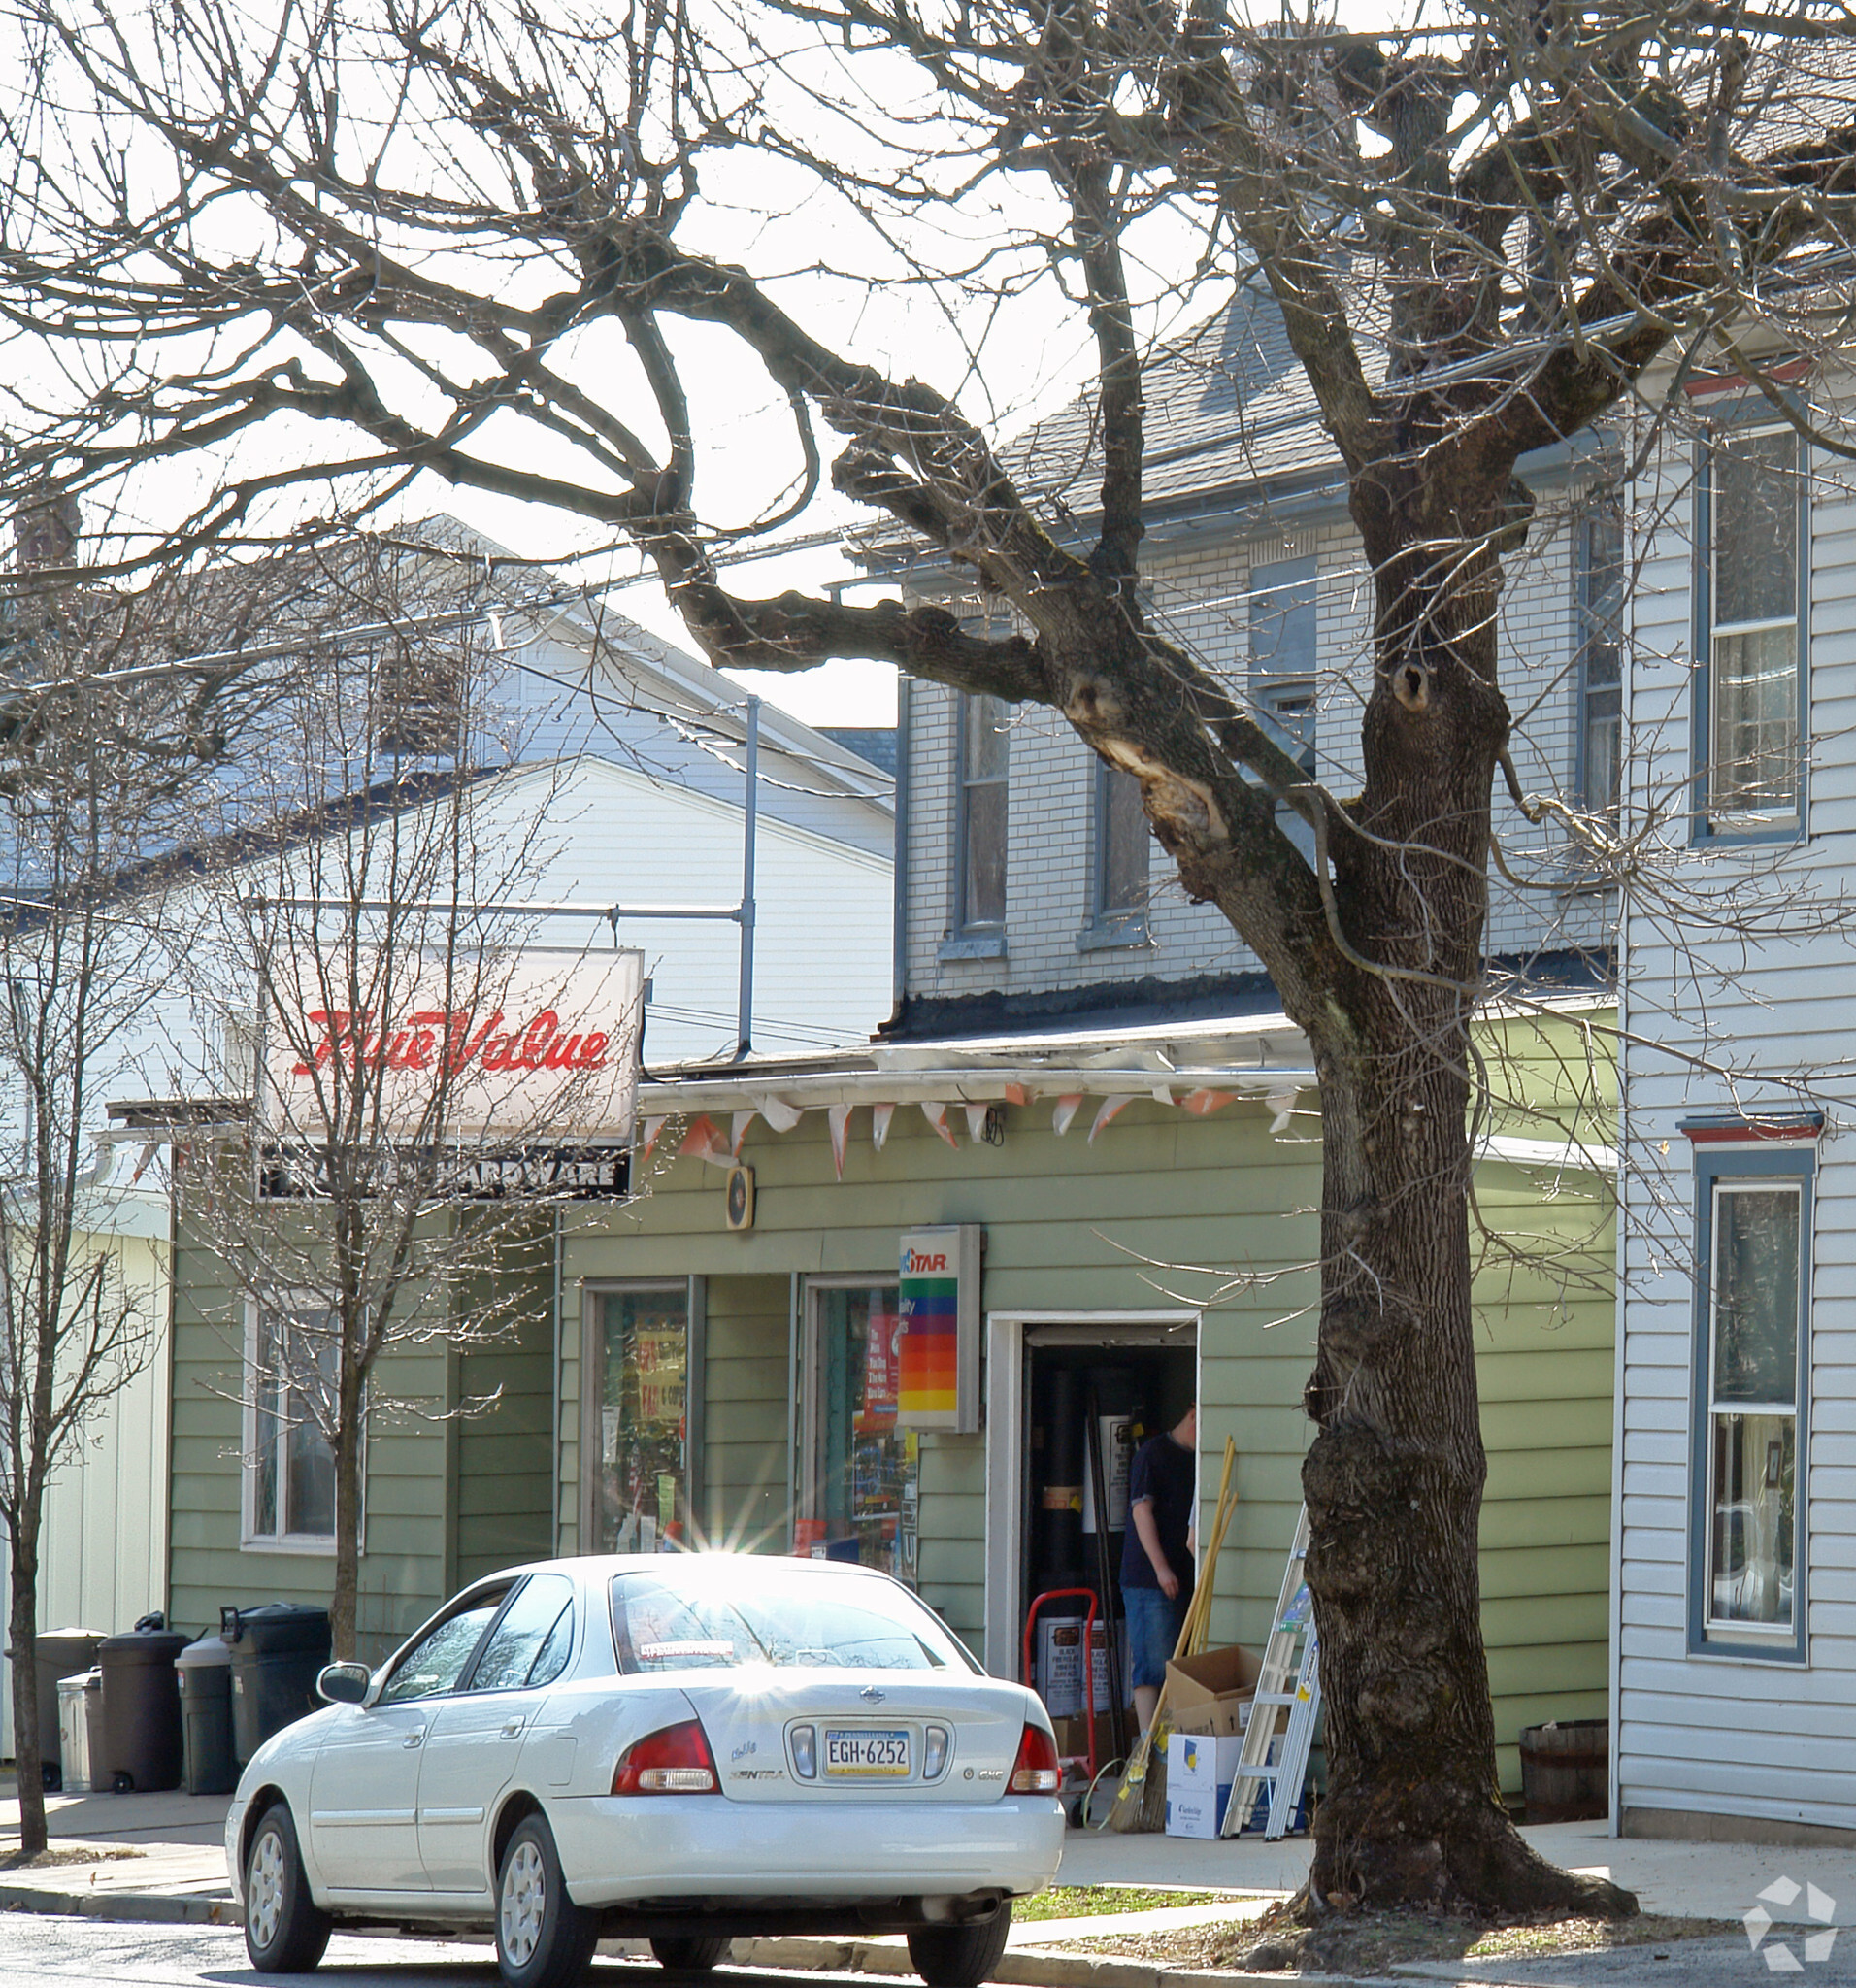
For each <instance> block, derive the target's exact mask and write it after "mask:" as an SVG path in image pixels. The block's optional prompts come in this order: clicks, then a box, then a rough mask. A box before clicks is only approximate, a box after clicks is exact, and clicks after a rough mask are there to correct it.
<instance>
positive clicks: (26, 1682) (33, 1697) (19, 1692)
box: [8, 1514, 46, 1856]
mask: <svg viewBox="0 0 1856 1988" xmlns="http://www.w3.org/2000/svg"><path fill="white" fill-rule="evenodd" d="M11 1545H12V1549H13V1551H12V1555H11V1558H12V1581H13V1592H12V1596H11V1598H10V1599H11V1604H12V1608H11V1614H10V1617H9V1621H8V1637H9V1647H10V1648H11V1651H12V1659H11V1661H12V1664H13V1760H14V1767H15V1770H16V1772H17V1775H18V1782H19V1848H20V1850H21V1851H22V1852H23V1853H24V1854H25V1855H27V1856H34V1855H36V1854H37V1853H38V1852H39V1851H40V1850H43V1849H44V1848H45V1846H46V1821H45V1766H44V1762H43V1761H42V1759H41V1758H40V1753H39V1668H38V1656H39V1528H38V1524H37V1518H36V1514H34V1515H33V1516H32V1518H31V1519H29V1520H28V1521H27V1523H25V1524H22V1525H21V1526H20V1528H19V1531H18V1536H17V1537H16V1538H15V1539H14V1540H13V1541H11Z"/></svg>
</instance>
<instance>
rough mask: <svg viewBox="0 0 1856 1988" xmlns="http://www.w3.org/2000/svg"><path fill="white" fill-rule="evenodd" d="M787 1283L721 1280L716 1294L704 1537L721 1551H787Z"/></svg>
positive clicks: (708, 1375) (712, 1299) (708, 1367)
mask: <svg viewBox="0 0 1856 1988" xmlns="http://www.w3.org/2000/svg"><path fill="white" fill-rule="evenodd" d="M789 1288H790V1287H789V1284H788V1280H787V1279H786V1278H785V1277H783V1276H748V1277H716V1278H713V1279H712V1281H711V1283H710V1286H709V1307H708V1310H709V1332H708V1342H709V1343H708V1357H707V1360H706V1363H705V1374H704V1381H705V1386H706V1390H707V1395H706V1401H705V1405H704V1414H703V1436H704V1441H703V1457H702V1515H703V1530H704V1532H705V1534H706V1535H707V1537H708V1538H709V1539H710V1540H712V1541H715V1542H716V1543H718V1544H721V1545H726V1546H739V1547H743V1548H746V1549H748V1550H750V1551H763V1550H765V1549H766V1548H767V1547H768V1546H769V1545H770V1544H771V1546H772V1548H773V1550H774V1551H776V1552H779V1551H782V1550H784V1548H785V1547H786V1546H787V1544H788V1543H789V1542H790V1541H791V1539H792V1510H791V1501H790V1499H789V1498H788V1495H787V1486H786V1416H787V1404H788V1401H789V1399H790V1390H789V1388H788V1385H787V1379H786V1352H787V1323H786V1304H787V1294H788V1290H789Z"/></svg>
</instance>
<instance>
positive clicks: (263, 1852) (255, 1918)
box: [246, 1829, 283, 1946]
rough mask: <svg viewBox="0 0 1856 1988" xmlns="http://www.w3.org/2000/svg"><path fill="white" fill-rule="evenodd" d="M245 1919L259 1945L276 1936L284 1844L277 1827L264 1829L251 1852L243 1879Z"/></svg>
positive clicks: (281, 1891) (281, 1900) (269, 1941)
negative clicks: (244, 1885) (248, 1870)
mask: <svg viewBox="0 0 1856 1988" xmlns="http://www.w3.org/2000/svg"><path fill="white" fill-rule="evenodd" d="M246 1891H247V1894H248V1896H247V1900H246V1909H247V1913H248V1917H247V1921H246V1923H247V1924H248V1925H249V1927H250V1929H251V1938H253V1939H255V1940H256V1941H257V1943H258V1944H259V1945H260V1946H269V1945H270V1943H271V1941H272V1940H273V1939H274V1938H276V1937H277V1922H278V1920H279V1919H280V1918H281V1917H282V1914H283V1845H282V1843H281V1842H280V1841H279V1840H278V1834H277V1831H276V1830H274V1829H267V1830H266V1831H265V1832H264V1834H263V1835H262V1836H261V1837H259V1838H258V1841H257V1848H256V1849H254V1850H253V1851H252V1852H251V1870H250V1873H249V1876H248V1877H247V1879H246Z"/></svg>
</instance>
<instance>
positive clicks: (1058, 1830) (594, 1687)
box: [225, 1553, 1064, 1988]
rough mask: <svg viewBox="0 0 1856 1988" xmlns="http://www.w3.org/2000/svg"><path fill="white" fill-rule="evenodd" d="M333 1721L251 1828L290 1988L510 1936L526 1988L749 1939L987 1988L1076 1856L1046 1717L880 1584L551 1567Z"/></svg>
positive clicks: (439, 1627)
mask: <svg viewBox="0 0 1856 1988" xmlns="http://www.w3.org/2000/svg"><path fill="white" fill-rule="evenodd" d="M320 1689H321V1692H322V1696H323V1697H324V1698H326V1699H328V1700H330V1701H331V1703H330V1704H329V1705H328V1706H325V1707H324V1708H323V1709H322V1710H320V1711H318V1712H315V1713H313V1714H312V1715H311V1716H310V1717H308V1718H306V1719H301V1720H299V1721H298V1722H297V1723H296V1724H295V1725H292V1726H287V1727H285V1728H284V1730H283V1731H282V1732H281V1733H279V1734H277V1735H276V1736H275V1737H274V1738H273V1739H268V1740H266V1741H265V1743H264V1744H263V1745H262V1746H261V1747H259V1749H258V1750H257V1752H256V1753H255V1754H254V1755H253V1756H252V1758H251V1762H250V1765H249V1767H247V1769H246V1770H245V1773H244V1774H243V1775H242V1776H241V1777H240V1780H239V1787H238V1793H237V1794H236V1795H235V1796H234V1798H233V1802H232V1807H231V1811H230V1813H229V1814H228V1815H227V1817H226V1825H225V1852H226V1863H227V1865H228V1867H229V1869H230V1871H231V1874H232V1889H233V1894H234V1896H235V1897H236V1898H238V1899H239V1900H240V1901H241V1902H242V1904H243V1906H244V1912H245V1939H246V1946H247V1948H248V1950H249V1953H250V1956H251V1962H252V1965H253V1966H254V1967H257V1968H260V1969H264V1970H267V1971H276V1972H299V1971H303V1970H306V1969H309V1968H313V1967H315V1964H316V1962H317V1961H318V1960H320V1959H321V1957H322V1951H323V1948H324V1947H325V1946H326V1945H327V1943H328V1938H329V1934H330V1931H331V1930H332V1928H334V1927H336V1926H360V1925H369V1924H373V1925H379V1924H383V1923H384V1924H391V1925H417V1926H458V1927H480V1926H488V1927H491V1928H493V1929H494V1932H495V1936H496V1955H497V1960H498V1962H499V1964H500V1966H501V1969H502V1973H503V1978H504V1980H505V1981H506V1982H508V1983H509V1988H567V1984H569V1983H571V1982H574V1981H577V1980H578V1979H579V1978H580V1975H581V1974H582V1973H583V1971H584V1970H585V1967H586V1964H587V1962H588V1960H589V1959H590V1958H591V1955H592V1952H593V1947H594V1943H595V1942H596V1941H597V1940H598V1939H599V1938H602V1937H605V1938H647V1939H648V1940H649V1941H650V1943H651V1947H652V1949H653V1951H654V1952H655V1953H656V1955H657V1958H658V1959H659V1960H660V1961H661V1962H662V1963H663V1964H664V1965H665V1966H666V1967H670V1968H679V1969H684V1970H691V1971H706V1970H708V1969H710V1968H713V1966H714V1965H715V1963H716V1962H717V1961H718V1960H719V1959H720V1958H721V1956H722V1954H723V1952H724V1951H725V1950H726V1947H727V1943H728V1941H729V1940H730V1939H732V1938H737V1937H738V1936H742V1935H756V1934H770V1933H782V1932H790V1933H839V1934H842V1933H846V1932H858V1933H904V1934H907V1936H908V1939H909V1952H910V1956H911V1960H912V1962H913V1964H914V1966H915V1969H916V1971H917V1972H919V1973H920V1974H921V1976H922V1978H923V1979H924V1980H925V1981H927V1982H928V1983H929V1988H974V1984H976V1983H978V1982H979V1981H982V1980H984V1979H985V1978H986V1976H987V1975H988V1974H989V1973H990V1972H991V1971H992V1970H993V1968H994V1967H995V1966H996V1965H997V1963H998V1960H999V1957H1000V1955H1001V1954H1002V1953H1003V1952H1004V1950H1005V1944H1006V1934H1007V1930H1008V1928H1009V1927H1010V1924H1011V1901H1012V1899H1013V1898H1014V1897H1019V1896H1022V1895H1024V1894H1025V1893H1028V1892H1035V1891H1038V1890H1040V1889H1041V1888H1042V1887H1044V1885H1046V1884H1048V1883H1049V1882H1050V1880H1051V1878H1052V1877H1053V1876H1054V1875H1055V1874H1056V1870H1057V1865H1058V1862H1059V1859H1060V1858H1061V1856H1062V1851H1063V1831H1064V1821H1063V1812H1062V1810H1061V1808H1060V1807H1059V1806H1058V1802H1057V1795H1056V1789H1057V1784H1058V1767H1057V1751H1056V1743H1055V1740H1054V1738H1053V1736H1052V1734H1051V1730H1050V1723H1049V1720H1048V1719H1047V1718H1046V1716H1045V1714H1044V1706H1043V1705H1042V1704H1041V1703H1040V1702H1039V1700H1038V1699H1037V1698H1036V1697H1035V1696H1034V1695H1033V1694H1032V1693H1031V1692H1029V1691H1027V1690H1025V1689H1024V1688H1023V1687H1022V1686H1021V1685H1017V1684H1007V1683H1002V1682H1000V1681H998V1680H997V1679H995V1678H991V1677H988V1676H986V1675H985V1674H984V1673H983V1672H981V1671H980V1669H979V1667H978V1665H977V1664H976V1663H975V1662H974V1660H973V1659H972V1658H971V1657H970V1656H969V1655H968V1654H967V1652H966V1651H965V1650H964V1649H963V1648H962V1647H961V1645H960V1643H959V1642H958V1641H957V1640H955V1638H954V1637H953V1636H952V1635H951V1634H949V1632H948V1631H947V1629H946V1628H945V1626H944V1624H943V1623H942V1622H941V1620H940V1618H939V1617H938V1616H936V1615H935V1614H934V1613H933V1612H932V1611H931V1610H930V1609H929V1608H927V1607H924V1606H923V1605H922V1603H920V1602H919V1601H917V1600H916V1599H915V1597H914V1596H913V1595H912V1594H911V1592H910V1591H909V1590H908V1589H907V1588H905V1587H903V1586H902V1585H901V1584H900V1583H899V1582H897V1581H893V1580H891V1579H890V1578H889V1577H888V1576H887V1575H886V1574H877V1573H874V1572H872V1571H870V1570H867V1569H863V1568H856V1567H846V1566H840V1565H836V1564H829V1563H825V1562H817V1561H803V1560H775V1559H765V1558H756V1557H752V1556H748V1555H733V1554H725V1553H714V1554H688V1555H675V1556H672V1555H663V1556H658V1557H654V1558H646V1557H643V1556H631V1557H619V1558H611V1557H608V1558H602V1559H585V1560H551V1561H543V1562H540V1563H537V1564H536V1565H533V1566H529V1567H521V1568H515V1569H514V1570H512V1571H511V1572H509V1573H506V1574H495V1575H493V1576H492V1577H491V1578H489V1579H487V1580H481V1581H478V1582H477V1583H476V1584H475V1585H473V1586H472V1587H469V1588H467V1589H465V1591H464V1592H463V1593H462V1594H461V1595H459V1596H458V1597H457V1599H456V1600H455V1601H453V1602H452V1603H450V1604H449V1605H448V1606H447V1607H445V1608H444V1609H442V1610H441V1611H440V1612H439V1613H438V1614H437V1615H436V1616H434V1617H433V1619H432V1620H431V1621H430V1622H428V1623H427V1624H426V1625H425V1627H424V1628H423V1629H421V1630H420V1631H419V1632H418V1634H417V1635H416V1636H414V1638H413V1639H412V1640H411V1641H410V1642H408V1643H407V1644H406V1645H405V1646H404V1647H403V1648H402V1649H401V1650H400V1651H399V1653H398V1654H397V1655H396V1656H394V1657H393V1658H392V1659H391V1660H390V1661H389V1662H388V1663H386V1664H384V1665H383V1666H382V1667H381V1670H380V1671H378V1672H376V1673H372V1674H370V1673H368V1671H367V1670H366V1668H365V1667H364V1666H362V1665H359V1664H332V1665H331V1666H330V1667H329V1668H328V1669H327V1670H326V1671H324V1672H323V1673H322V1677H321V1680H320Z"/></svg>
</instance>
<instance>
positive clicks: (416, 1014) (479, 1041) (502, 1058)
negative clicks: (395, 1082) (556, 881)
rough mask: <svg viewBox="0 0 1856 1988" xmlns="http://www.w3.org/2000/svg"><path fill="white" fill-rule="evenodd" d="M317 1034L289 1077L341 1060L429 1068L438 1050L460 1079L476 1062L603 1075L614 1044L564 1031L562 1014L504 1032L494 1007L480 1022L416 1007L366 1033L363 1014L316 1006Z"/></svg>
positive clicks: (543, 1015)
mask: <svg viewBox="0 0 1856 1988" xmlns="http://www.w3.org/2000/svg"><path fill="white" fill-rule="evenodd" d="M304 1018H305V1020H306V1021H307V1022H308V1023H309V1024H310V1027H311V1029H312V1031H314V1032H315V1033H314V1034H313V1035H312V1037H311V1057H312V1060H311V1061H310V1062H308V1063H293V1064H292V1065H291V1066H290V1075H291V1076H292V1077H308V1076H310V1075H311V1074H312V1073H313V1072H314V1071H315V1070H319V1069H321V1068H322V1067H323V1066H324V1065H325V1064H327V1063H330V1062H332V1061H334V1060H335V1059H336V1058H337V1057H339V1058H340V1059H341V1062H342V1065H343V1067H344V1068H345V1069H347V1070H350V1071H358V1070H363V1069H367V1070H414V1071H416V1070H430V1069H431V1068H432V1067H433V1063H434V1060H435V1058H436V1057H437V1056H438V1055H439V1054H440V1050H439V1044H440V1038H441V1034H442V1036H443V1040H444V1049H443V1052H442V1055H443V1061H444V1066H445V1070H446V1073H447V1075H448V1076H452V1077H455V1076H458V1075H460V1074H461V1073H462V1072H464V1071H466V1070H468V1069H469V1068H470V1066H471V1065H472V1064H473V1063H474V1064H476V1065H477V1067H478V1068H479V1069H480V1070H484V1071H502V1070H567V1071H572V1070H604V1069H605V1068H606V1067H607V1063H608V1060H609V1059H608V1056H607V1050H608V1049H609V1048H610V1046H611V1042H612V1039H611V1037H610V1036H609V1035H608V1034H607V1032H606V1031H605V1030H604V1029H587V1030H584V1031H580V1030H575V1031H573V1032H572V1033H569V1032H567V1031H565V1030H564V1029H563V1028H562V1027H561V1018H560V1015H559V1014H558V1013H557V1012H556V1011H554V1010H553V1009H551V1008H545V1009H543V1010H542V1011H541V1012H540V1013H539V1014H537V1015H535V1016H534V1017H533V1018H532V1019H531V1020H529V1021H528V1022H527V1023H525V1024H523V1025H521V1026H519V1027H516V1028H514V1029H508V1030H505V1029H504V1028H503V1026H502V1024H503V1011H502V1010H501V1009H500V1008H498V1009H493V1010H491V1011H490V1012H489V1014H488V1015H486V1016H485V1017H484V1018H483V1019H482V1020H481V1022H480V1021H479V1019H478V1017H477V1014H476V1013H475V1012H474V1011H471V1010H469V1009H465V1010H462V1011H447V1010H446V1009H442V1008H416V1009H414V1011H412V1012H411V1013H410V1014H408V1015H407V1017H406V1019H405V1021H404V1022H403V1023H399V1024H390V1023H389V1024H384V1025H382V1026H381V1027H380V1028H378V1029H374V1028H370V1027H369V1021H370V1019H371V1017H370V1016H369V1015H368V1014H367V1013H366V1012H365V1011H357V1012H352V1013H350V1012H348V1011H345V1010H342V1009H323V1008H313V1009H311V1010H310V1011H308V1013H307V1014H306V1015H305V1017H304Z"/></svg>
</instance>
